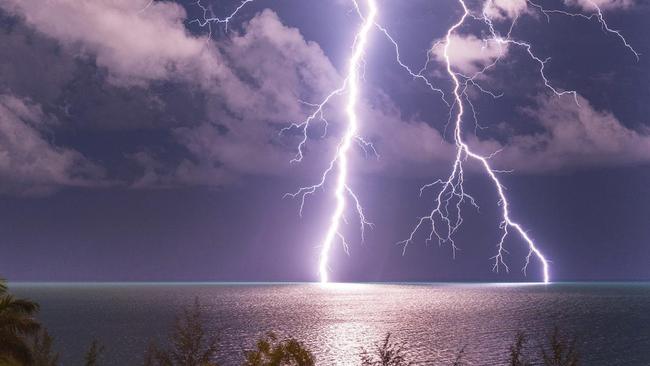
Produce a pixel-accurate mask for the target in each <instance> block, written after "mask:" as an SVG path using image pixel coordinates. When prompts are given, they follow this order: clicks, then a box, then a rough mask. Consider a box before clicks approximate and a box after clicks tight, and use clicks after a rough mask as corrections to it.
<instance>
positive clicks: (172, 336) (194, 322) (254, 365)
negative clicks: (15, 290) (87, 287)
mask: <svg viewBox="0 0 650 366" xmlns="http://www.w3.org/2000/svg"><path fill="white" fill-rule="evenodd" d="M39 310H40V306H39V304H37V303H36V302H33V301H31V300H28V299H21V298H16V297H14V296H13V295H11V294H10V292H9V290H8V288H7V284H6V282H5V281H4V280H0V366H58V365H60V362H59V354H58V352H57V351H56V342H55V339H54V338H53V337H52V336H51V335H50V334H49V333H48V332H47V329H45V328H44V327H43V326H42V325H41V324H40V323H39V321H38V320H37V318H36V315H37V314H38V311H39ZM218 343H219V338H218V337H215V336H211V335H209V334H208V333H207V332H206V330H205V329H204V327H203V316H202V314H201V310H200V304H199V300H198V298H197V299H195V302H194V305H193V306H191V307H189V308H187V309H184V310H183V312H182V314H180V315H179V316H177V318H176V320H175V322H174V326H173V327H172V329H171V331H170V333H169V335H168V339H167V340H166V342H164V343H163V344H164V346H161V345H160V344H159V343H158V341H157V340H154V339H152V340H151V341H150V342H149V346H148V347H147V349H146V350H143V354H144V361H143V363H142V365H143V366H218V365H219V363H218V362H217V361H215V360H216V359H218V358H219V356H220V349H219V346H218ZM464 353H465V346H464V347H462V348H461V349H459V350H457V353H456V359H455V360H454V361H453V362H451V363H443V362H436V361H422V360H417V359H412V358H410V357H409V356H408V345H407V344H405V343H403V342H400V341H395V340H394V337H393V336H392V335H391V334H390V333H389V334H386V335H385V337H384V338H383V340H381V341H378V342H377V343H376V344H375V346H374V347H373V348H372V349H369V350H367V349H362V350H361V356H360V359H359V365H361V366H407V365H453V366H463V365H467V363H465V361H464V359H463V357H464ZM79 363H80V364H83V365H85V366H102V365H113V363H111V360H110V350H109V349H105V348H104V347H103V346H102V345H101V343H100V342H98V341H97V340H91V341H89V348H88V351H87V352H86V355H85V357H84V359H83V360H79ZM315 364H316V360H315V357H314V355H313V354H312V352H311V351H310V350H309V349H308V347H307V346H306V345H305V344H304V343H303V342H301V341H300V340H297V339H295V338H293V337H279V336H278V335H276V334H275V333H273V332H269V333H267V334H266V336H264V337H262V338H261V339H259V340H258V341H257V343H256V344H255V345H251V346H250V348H249V349H248V350H245V351H244V352H243V353H242V355H241V365H243V366H290V365H292V366H293V365H295V366H311V365H315ZM503 365H508V366H532V365H544V366H579V365H581V363H580V360H579V354H578V351H577V348H576V342H575V340H574V339H572V338H571V337H567V336H565V335H563V334H562V333H561V332H560V331H559V330H558V328H557V327H556V328H555V329H554V331H553V332H551V333H550V334H548V335H547V337H546V342H545V343H544V344H540V345H535V346H531V345H530V344H529V342H528V338H527V337H526V334H525V333H524V332H518V333H516V334H514V335H513V343H512V345H511V346H510V347H509V349H507V350H504V359H503Z"/></svg>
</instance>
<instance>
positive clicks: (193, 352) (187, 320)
mask: <svg viewBox="0 0 650 366" xmlns="http://www.w3.org/2000/svg"><path fill="white" fill-rule="evenodd" d="M202 317H203V316H202V313H201V306H200V304H199V300H198V298H195V300H194V306H193V307H191V308H190V309H185V310H184V312H183V315H182V316H181V317H177V318H176V321H175V323H174V328H173V330H172V334H171V337H170V339H169V340H170V344H171V347H170V348H169V349H161V348H159V347H158V346H157V345H156V343H155V342H151V343H150V344H149V347H148V349H147V352H146V353H145V360H144V365H145V366H218V364H217V363H216V362H215V361H214V359H215V358H216V356H217V351H218V347H217V341H218V338H217V337H214V336H210V335H208V334H207V333H206V331H205V329H204V328H203V320H202Z"/></svg>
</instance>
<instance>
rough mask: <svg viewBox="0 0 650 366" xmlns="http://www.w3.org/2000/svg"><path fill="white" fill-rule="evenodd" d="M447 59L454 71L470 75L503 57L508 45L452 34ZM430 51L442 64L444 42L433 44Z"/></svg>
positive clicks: (443, 60) (443, 59) (471, 36)
mask: <svg viewBox="0 0 650 366" xmlns="http://www.w3.org/2000/svg"><path fill="white" fill-rule="evenodd" d="M450 41H451V46H450V47H449V59H450V61H451V65H452V66H453V67H454V69H455V70H456V71H460V72H461V73H463V74H465V75H472V74H473V73H475V72H477V71H480V70H481V69H482V68H484V67H485V66H487V65H489V64H490V63H492V62H494V60H496V59H497V58H499V57H503V56H505V55H506V54H507V52H508V46H507V45H503V44H499V43H498V42H495V41H492V40H482V39H479V38H476V37H475V36H473V35H462V36H461V35H456V34H454V35H452V36H451V37H450ZM432 53H433V55H434V57H435V58H436V60H437V61H438V62H440V63H441V64H444V62H445V58H444V44H443V43H437V44H436V45H434V46H433V49H432Z"/></svg>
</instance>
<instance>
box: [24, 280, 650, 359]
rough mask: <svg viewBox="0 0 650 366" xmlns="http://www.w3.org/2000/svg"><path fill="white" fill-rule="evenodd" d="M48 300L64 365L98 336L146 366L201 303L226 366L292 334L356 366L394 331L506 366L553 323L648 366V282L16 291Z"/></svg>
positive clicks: (435, 354)
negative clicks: (259, 342)
mask: <svg viewBox="0 0 650 366" xmlns="http://www.w3.org/2000/svg"><path fill="white" fill-rule="evenodd" d="M11 289H12V291H13V292H15V293H16V294H18V295H20V296H28V297H30V298H32V299H34V300H36V301H38V302H39V303H40V304H41V307H42V309H41V314H40V318H41V320H42V321H43V322H44V324H45V325H46V326H47V328H48V329H49V330H50V333H51V334H53V335H54V337H55V339H56V344H57V348H58V349H59V350H60V352H61V361H62V363H63V365H79V364H81V360H82V358H83V354H84V353H85V350H86V349H87V348H88V345H89V344H90V342H91V341H92V339H95V338H96V339H98V340H99V341H100V342H101V343H102V344H103V345H104V346H105V348H106V353H105V358H104V364H106V365H125V366H128V365H139V364H140V363H141V362H142V357H143V354H144V350H145V348H146V345H147V343H148V342H149V340H150V339H152V338H157V339H158V340H159V341H160V340H163V341H164V339H166V335H167V334H168V332H169V329H170V327H171V325H172V324H173V319H174V317H175V315H177V314H179V313H180V312H181V311H182V309H183V308H184V307H186V306H189V305H191V304H193V302H194V298H195V297H198V299H199V300H200V303H201V307H202V309H203V312H204V314H205V318H206V322H205V326H206V328H207V329H208V330H209V332H210V333H211V334H218V335H219V338H220V344H221V347H222V348H221V349H222V352H221V354H222V356H221V358H220V359H219V361H220V362H221V363H222V364H223V365H238V364H240V363H241V360H242V356H241V354H242V351H243V350H244V349H247V348H249V347H251V346H252V345H254V343H255V341H256V339H257V338H258V337H259V336H261V335H263V334H264V333H265V332H267V331H274V332H276V333H277V334H279V335H292V336H294V337H296V338H298V339H300V340H302V341H303V342H304V343H305V344H306V345H307V346H308V347H309V348H310V349H311V350H312V351H313V352H314V354H315V355H316V357H317V361H318V364H319V365H358V364H359V363H360V362H359V360H360V352H361V350H362V348H365V349H372V347H373V345H374V344H376V343H377V342H378V341H380V340H381V339H382V337H383V336H384V335H385V334H386V333H387V332H391V333H392V334H393V336H394V338H395V339H396V340H401V341H405V342H407V344H408V356H409V357H410V358H411V359H412V360H414V361H418V364H426V365H438V364H445V365H448V364H449V360H451V359H452V358H453V357H454V355H455V354H456V352H457V350H458V349H460V348H462V347H463V346H465V359H466V360H467V361H469V363H470V364H472V365H503V364H504V363H505V360H506V359H507V352H508V347H509V346H510V345H511V344H512V340H513V337H514V334H515V332H516V331H519V330H523V331H526V332H527V333H529V335H530V338H531V341H530V342H531V347H532V350H533V351H536V350H537V349H538V346H537V344H538V342H539V341H541V340H542V339H543V335H544V334H545V333H547V332H549V331H550V330H551V329H552V328H553V326H554V325H557V326H559V327H560V329H561V330H563V331H564V332H566V333H570V334H572V335H574V336H575V337H577V339H578V341H579V342H578V345H579V347H580V351H581V352H580V353H581V355H582V361H583V365H588V366H591V365H607V366H615V365H626V366H630V365H650V284H647V283H627V284H622V283H618V284H555V285H549V286H543V285H494V284H462V285H459V284H418V285H414V284H359V285H353V284H348V285H328V286H322V285H318V284H236V285H228V284H13V285H12V286H11Z"/></svg>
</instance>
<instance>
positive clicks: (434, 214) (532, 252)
mask: <svg viewBox="0 0 650 366" xmlns="http://www.w3.org/2000/svg"><path fill="white" fill-rule="evenodd" d="M589 2H590V4H591V5H592V6H593V7H594V9H596V13H595V14H592V15H584V14H579V13H570V12H566V11H561V10H548V9H545V8H543V7H542V6H540V5H538V4H536V3H534V2H532V1H530V0H529V1H527V3H528V4H530V5H531V6H533V7H535V8H537V9H538V10H539V11H541V12H542V13H543V14H544V15H545V16H546V18H547V20H549V17H550V15H551V14H561V15H565V16H571V17H581V18H584V19H588V20H592V19H597V20H598V22H599V23H600V25H601V27H602V29H603V30H604V31H605V32H608V33H611V34H614V35H616V36H617V37H619V38H620V40H621V41H622V42H623V44H624V46H625V47H626V48H628V49H629V50H630V51H631V52H632V53H633V55H634V56H635V57H636V58H637V60H638V58H639V54H638V53H637V52H636V51H635V50H634V48H633V47H632V46H631V45H630V44H629V43H628V42H627V40H626V39H625V37H624V36H623V35H622V34H621V33H620V31H617V30H614V29H612V28H610V27H609V25H608V24H607V22H606V21H605V19H604V17H603V13H602V11H601V9H600V8H599V7H598V5H597V4H595V3H594V2H593V1H589ZM458 3H459V5H460V6H461V7H462V10H463V14H462V15H461V17H460V19H459V20H458V21H457V22H456V23H455V24H453V25H452V26H451V27H450V28H449V29H448V30H447V33H446V36H445V38H444V41H443V42H442V45H443V47H444V48H443V58H444V61H445V67H446V71H447V75H449V78H450V79H451V81H452V82H453V86H454V88H453V96H454V101H453V104H452V111H453V110H455V115H454V134H453V135H454V142H455V145H456V156H455V160H454V162H453V164H452V170H451V173H450V174H449V176H448V177H447V179H445V180H442V179H440V180H437V181H435V182H433V183H430V184H427V185H425V186H423V187H422V188H421V189H420V195H422V193H423V191H424V190H425V189H429V188H433V187H436V186H440V190H439V191H438V194H437V195H436V199H435V207H434V208H433V209H432V211H431V212H430V214H429V215H427V216H424V217H421V218H420V219H419V220H418V222H417V223H416V225H415V227H414V229H413V230H412V231H411V234H410V235H409V237H408V238H407V239H406V240H403V241H401V242H399V243H400V244H402V245H403V253H404V252H405V251H406V248H407V246H408V245H409V244H410V243H412V242H413V240H414V237H415V235H416V233H417V232H418V231H419V230H420V229H421V228H422V227H423V226H424V225H430V231H429V236H428V238H427V239H426V241H427V242H430V241H432V240H434V237H435V239H437V240H438V243H439V244H440V245H442V244H443V243H449V244H450V245H451V247H452V252H453V255H454V257H455V255H456V251H457V250H458V247H457V246H456V243H455V242H454V238H453V236H454V234H455V233H456V231H457V230H458V229H459V228H460V226H461V224H462V222H463V218H462V214H461V205H462V204H463V203H465V202H469V203H470V204H471V205H473V206H474V207H476V208H477V209H478V205H477V204H476V201H475V199H474V198H473V197H472V196H471V195H469V194H468V193H467V192H466V191H465V189H464V174H465V173H464V169H463V163H464V162H465V161H466V160H468V159H472V160H474V161H476V162H478V163H479V166H481V167H482V169H483V171H484V172H485V173H486V174H487V176H488V177H489V179H490V180H491V181H492V182H493V184H494V186H495V188H496V193H497V195H498V197H499V200H498V204H499V205H500V206H501V215H502V216H501V218H502V220H501V223H500V225H499V227H500V229H501V230H502V234H501V237H500V240H499V242H498V243H497V253H496V255H495V256H493V257H492V259H493V260H494V264H493V270H494V271H497V272H498V271H499V268H500V267H501V266H503V267H504V268H505V270H506V271H509V268H508V265H507V264H506V262H505V259H504V255H505V254H506V253H507V250H506V249H505V240H506V238H507V237H508V235H509V234H510V232H511V230H512V231H514V232H516V233H517V234H519V236H520V237H521V238H522V239H523V241H524V242H525V243H526V245H527V247H528V254H527V255H526V258H525V263H524V266H523V268H522V270H523V272H524V273H526V269H527V268H528V265H529V264H530V260H531V258H532V257H533V256H535V258H537V260H538V261H539V262H540V263H541V265H542V277H543V281H544V283H549V282H550V274H549V261H548V260H547V259H546V257H545V256H544V254H542V252H541V250H540V249H539V247H538V246H537V245H536V244H535V242H534V241H533V239H532V238H531V237H530V236H529V235H528V233H527V232H526V230H524V228H523V227H522V225H521V224H519V223H518V222H516V221H514V220H513V219H512V215H511V212H510V209H509V208H510V204H509V201H508V199H507V197H506V195H505V187H504V185H503V184H502V183H501V181H500V180H499V177H498V174H499V173H502V172H503V171H500V170H496V169H494V168H492V166H491V165H490V163H489V160H490V159H491V158H492V157H493V156H494V154H492V155H489V156H483V155H480V154H478V153H476V152H474V151H472V149H470V147H469V146H468V145H467V143H466V142H465V140H464V139H463V133H462V125H463V117H464V115H465V108H466V107H465V103H464V101H463V100H465V101H467V104H468V105H469V107H470V108H471V110H472V113H473V117H474V120H475V122H477V117H476V113H475V111H474V105H473V104H472V102H471V100H470V99H469V96H468V95H467V88H468V87H469V86H470V85H471V86H474V87H476V88H477V89H478V90H479V91H480V92H483V93H485V94H488V95H490V96H492V97H493V98H498V97H500V96H501V94H495V93H493V92H491V91H489V90H486V89H484V88H483V87H481V86H480V85H479V84H477V82H476V80H477V78H478V77H479V76H481V75H483V74H484V73H485V72H486V71H487V70H488V69H490V68H493V67H494V66H495V65H496V64H497V63H498V62H499V60H500V58H501V57H500V56H499V57H497V58H496V59H495V61H494V62H492V63H490V64H488V65H487V66H486V67H484V68H483V69H482V70H480V71H478V72H477V73H476V74H474V75H472V76H467V75H463V74H462V73H460V72H458V71H454V68H453V66H452V62H451V59H450V57H449V50H450V48H451V47H452V37H453V35H454V33H455V32H456V31H457V30H458V29H459V28H460V27H462V26H463V24H465V21H466V20H467V19H468V18H471V19H474V20H478V21H482V22H483V23H484V24H485V25H486V26H487V27H488V29H489V34H490V38H487V39H484V42H486V44H487V42H496V44H498V45H499V46H500V47H508V46H517V47H521V48H523V49H524V50H525V51H526V53H527V54H528V56H529V57H530V58H531V59H532V60H533V61H534V62H536V63H537V64H538V65H539V75H540V77H541V79H542V81H543V83H544V85H545V87H546V88H548V89H549V90H550V91H551V92H552V93H553V94H555V95H556V96H557V97H561V96H563V95H567V94H570V95H572V96H573V98H574V100H575V102H576V104H578V99H577V92H576V91H574V90H560V89H559V88H556V87H554V86H553V85H552V83H551V82H550V80H549V78H548V77H547V76H546V73H545V66H546V64H547V63H548V62H549V60H550V58H546V59H542V58H540V57H538V56H537V55H536V54H535V53H534V52H533V47H532V45H531V44H529V43H527V42H524V41H520V40H515V39H512V38H511V32H512V29H513V27H514V25H515V23H516V21H517V19H516V18H515V19H514V20H513V22H512V24H511V27H510V29H509V31H508V34H507V35H506V36H505V37H502V36H500V35H499V34H498V32H497V31H496V30H495V27H494V25H493V22H492V19H491V18H490V16H489V15H488V9H489V8H490V6H492V5H493V0H487V1H486V2H485V3H484V7H483V11H482V13H481V14H480V15H475V14H473V13H472V12H471V11H470V9H469V8H468V6H467V4H466V3H465V0H458ZM439 44H440V43H438V44H437V45H439ZM434 47H435V45H434ZM427 57H428V56H427ZM428 62H429V60H428V59H427V64H428ZM425 68H426V64H425ZM477 126H478V122H477ZM497 153H498V151H497ZM450 206H451V208H450ZM450 210H451V212H450ZM436 222H442V226H443V228H439V227H438V226H437V225H436Z"/></svg>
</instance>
